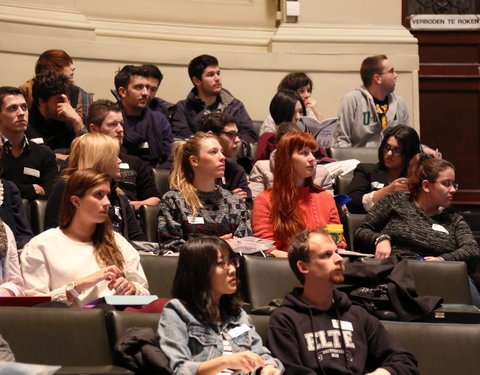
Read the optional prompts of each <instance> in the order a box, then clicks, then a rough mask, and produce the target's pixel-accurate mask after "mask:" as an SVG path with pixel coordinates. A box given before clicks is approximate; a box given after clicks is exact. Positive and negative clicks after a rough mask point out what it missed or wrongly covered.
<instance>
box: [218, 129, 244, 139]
mask: <svg viewBox="0 0 480 375" xmlns="http://www.w3.org/2000/svg"><path fill="white" fill-rule="evenodd" d="M220 133H222V134H225V135H226V136H227V137H228V138H230V139H232V140H233V139H235V138H237V137H240V136H239V135H238V132H234V131H232V132H224V131H221V132H220Z"/></svg>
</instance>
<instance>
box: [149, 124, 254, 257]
mask: <svg viewBox="0 0 480 375" xmlns="http://www.w3.org/2000/svg"><path fill="white" fill-rule="evenodd" d="M224 174H225V156H224V155H223V154H222V146H221V145H220V143H219V142H218V139H217V137H215V136H214V135H212V134H206V133H201V132H198V133H196V134H195V135H193V136H192V137H190V138H188V139H187V140H186V141H177V142H175V143H174V146H173V170H172V174H171V175H170V189H171V190H170V191H168V192H167V193H165V195H164V196H163V197H162V201H161V203H160V213H159V217H158V238H159V239H160V243H161V245H162V246H163V247H165V248H166V249H169V250H173V251H178V247H179V245H181V244H183V243H184V242H185V241H186V240H187V239H188V238H190V237H193V236H197V235H199V234H209V235H216V236H219V237H220V238H223V239H225V240H228V239H232V238H235V237H245V236H249V235H251V234H252V230H251V227H250V220H249V217H248V211H247V208H246V206H245V203H244V202H243V200H242V199H241V198H240V197H239V196H238V195H237V194H234V193H231V192H230V191H228V190H225V189H223V188H222V187H221V186H219V185H217V184H216V181H217V179H219V178H222V177H223V176H224Z"/></svg>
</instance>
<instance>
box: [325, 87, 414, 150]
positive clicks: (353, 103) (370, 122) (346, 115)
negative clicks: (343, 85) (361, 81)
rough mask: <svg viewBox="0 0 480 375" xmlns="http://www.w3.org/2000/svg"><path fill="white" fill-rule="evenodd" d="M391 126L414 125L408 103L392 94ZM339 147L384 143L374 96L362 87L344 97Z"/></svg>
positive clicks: (337, 131) (389, 124)
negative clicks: (410, 117)
mask: <svg viewBox="0 0 480 375" xmlns="http://www.w3.org/2000/svg"><path fill="white" fill-rule="evenodd" d="M385 116H386V117H387V124H388V126H397V125H407V126H410V119H409V115H408V110H407V106H406V104H405V101H404V100H403V99H402V98H401V97H399V96H397V95H395V93H393V92H392V93H391V94H389V95H388V111H387V113H386V114H385ZM334 138H335V141H334V146H335V147H378V146H379V145H380V142H381V141H382V126H381V123H380V119H379V118H378V115H377V112H376V110H375V103H374V101H373V97H372V95H371V94H370V93H369V92H368V91H367V89H366V88H365V87H360V88H358V89H355V90H353V91H351V92H349V93H348V94H347V95H345V96H344V98H343V99H342V102H341V103H340V108H339V110H338V122H337V129H336V132H335V137H334Z"/></svg>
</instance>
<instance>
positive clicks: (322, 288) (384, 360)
mask: <svg viewBox="0 0 480 375" xmlns="http://www.w3.org/2000/svg"><path fill="white" fill-rule="evenodd" d="M288 261H289V263H290V267H291V269H292V271H293V273H294V274H295V276H296V277H297V279H298V280H299V281H300V282H301V283H302V285H303V288H295V289H294V290H293V292H292V293H288V294H287V295H286V296H285V299H284V300H283V302H282V305H281V306H280V307H279V308H278V309H277V310H276V311H275V312H274V313H273V314H272V316H271V318H270V321H269V327H268V344H269V347H270V349H271V350H272V353H273V355H275V356H276V357H278V358H279V359H280V360H281V361H282V363H283V364H284V366H285V368H286V372H287V373H288V374H302V375H303V374H309V375H311V374H312V375H313V374H336V375H347V374H359V375H360V374H365V375H400V374H402V375H417V374H418V368H417V361H416V360H415V357H414V356H413V355H412V354H410V353H408V352H407V351H406V350H405V349H403V348H402V347H401V346H400V345H399V344H398V342H397V341H396V340H395V339H394V338H393V337H392V336H391V335H390V334H389V333H388V332H387V330H386V329H385V328H384V327H383V325H382V324H381V323H380V322H379V321H378V319H377V318H375V317H374V316H373V315H371V314H369V313H367V311H366V310H365V309H364V308H362V307H360V306H355V305H353V304H352V302H351V301H350V300H349V298H348V296H347V295H346V294H345V293H343V292H339V291H338V290H336V289H335V288H334V286H335V284H340V283H342V282H343V271H344V266H343V264H342V257H341V256H340V255H338V253H337V248H336V246H335V243H334V242H333V241H332V239H331V237H330V236H329V234H328V233H327V232H326V231H324V230H321V229H317V230H307V231H303V232H300V233H298V234H296V235H295V236H294V237H293V238H292V241H291V242H290V246H289V249H288Z"/></svg>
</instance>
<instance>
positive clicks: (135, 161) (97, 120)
mask: <svg viewBox="0 0 480 375" xmlns="http://www.w3.org/2000/svg"><path fill="white" fill-rule="evenodd" d="M87 123H88V130H89V131H90V132H92V133H95V132H100V133H103V134H105V135H108V136H110V137H112V138H115V139H116V140H117V141H118V143H119V145H120V146H121V145H122V143H123V116H122V110H121V108H120V106H119V105H118V104H117V103H114V102H112V101H110V100H97V101H95V102H93V103H92V105H91V106H90V110H89V112H88V117H87ZM119 157H120V160H121V161H122V162H121V164H120V177H118V178H115V182H116V183H117V184H118V186H119V187H120V189H122V191H124V192H125V194H126V195H127V197H128V203H130V204H131V205H133V206H134V207H135V209H136V210H138V209H139V208H140V207H141V206H142V205H144V204H149V205H152V206H155V205H158V204H159V203H160V194H159V193H158V191H157V188H156V187H155V183H154V182H153V177H152V172H151V170H149V169H148V168H147V167H146V166H145V164H144V163H143V161H142V160H141V159H140V158H138V157H137V156H134V155H128V154H125V153H124V152H120V155H119Z"/></svg>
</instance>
